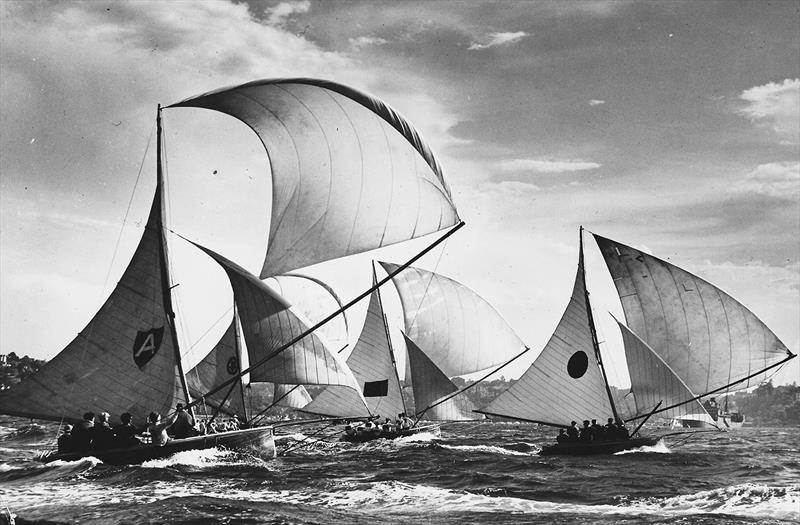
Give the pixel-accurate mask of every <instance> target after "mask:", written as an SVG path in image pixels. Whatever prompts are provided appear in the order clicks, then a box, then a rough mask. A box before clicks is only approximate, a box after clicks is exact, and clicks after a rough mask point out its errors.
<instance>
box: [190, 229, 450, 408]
mask: <svg viewBox="0 0 800 525" xmlns="http://www.w3.org/2000/svg"><path fill="white" fill-rule="evenodd" d="M465 224H466V223H465V222H464V221H461V222H460V223H458V224H457V225H455V226H453V227H452V228H451V229H450V230H449V231H447V233H445V234H444V235H442V236H441V237H439V238H438V239H437V240H436V241H434V242H433V243H432V244H431V245H430V246H428V247H426V248H425V249H424V250H422V251H421V252H419V253H417V254H416V255H415V256H414V257H412V258H411V259H409V260H408V261H406V262H405V263H404V264H403V265H401V266H400V267H398V268H397V270H395V271H394V272H392V273H390V274H389V275H388V276H386V277H385V278H383V279H381V280H380V281H379V282H378V283H377V284H376V285H373V286H371V287H370V288H369V289H368V290H366V291H365V292H363V293H362V294H361V295H359V296H358V297H356V298H355V299H353V300H351V301H350V302H349V303H347V304H346V305H344V306H343V307H342V308H340V309H339V310H337V311H335V312H333V313H332V314H330V315H328V316H327V317H326V318H325V319H323V320H321V321H319V322H318V323H317V324H315V325H314V326H312V327H310V328H308V329H307V330H305V331H304V332H303V333H301V334H300V335H298V336H295V337H294V338H292V339H291V340H290V341H289V342H287V343H284V344H283V345H282V346H281V347H279V348H278V349H277V350H275V351H274V352H272V353H271V354H270V355H268V356H267V357H265V358H263V359H261V360H259V361H258V362H256V363H255V364H251V365H250V366H249V367H248V368H246V369H244V370H241V371H240V372H239V374H237V375H236V376H234V377H232V378H230V379H228V380H227V381H224V382H222V383H221V384H219V385H218V386H217V387H215V388H214V389H212V390H211V391H209V392H206V394H205V395H211V394H214V393H216V392H218V391H220V390H222V389H223V388H224V387H226V386H228V385H229V384H230V383H232V382H233V381H236V380H238V379H239V378H240V377H242V376H243V375H245V374H248V373H250V372H251V371H253V370H254V369H256V368H258V367H260V366H263V365H264V364H266V363H267V362H268V361H270V360H271V359H273V358H275V357H277V356H278V355H280V353H281V352H283V351H284V350H286V349H287V348H290V347H292V346H293V345H294V344H295V343H297V342H298V341H300V340H302V339H303V338H305V337H307V336H308V335H310V334H311V333H313V332H314V331H316V330H317V329H318V328H320V327H321V326H323V325H325V324H326V323H327V322H329V321H330V320H331V319H335V318H336V317H337V316H338V315H339V314H340V313H341V312H342V311H344V310H347V309H348V308H350V307H351V306H353V305H354V304H356V303H358V302H359V301H361V300H362V299H364V298H365V297H368V296H369V295H370V294H371V293H372V291H373V290H375V289H377V288H380V287H381V286H383V285H384V284H386V283H387V282H389V281H390V280H391V279H392V278H393V277H394V276H395V275H397V274H398V273H400V272H401V271H403V270H405V269H406V268H408V267H409V266H410V265H411V264H413V263H414V262H415V261H416V260H418V259H419V258H420V257H422V256H424V255H425V254H426V253H428V252H430V251H431V250H433V249H434V248H435V247H436V246H437V245H439V244H440V243H441V242H443V241H445V240H446V239H447V238H448V237H450V236H451V235H453V234H454V233H455V232H457V231H458V230H459V229H460V228H462V227H463V226H464V225H465ZM176 235H178V236H180V237H182V238H183V239H185V240H186V241H188V242H191V241H189V240H188V239H186V238H185V237H183V236H181V235H180V234H179V233H176ZM192 244H194V243H192ZM195 246H197V245H195ZM193 403H194V402H193ZM190 406H191V405H190Z"/></svg>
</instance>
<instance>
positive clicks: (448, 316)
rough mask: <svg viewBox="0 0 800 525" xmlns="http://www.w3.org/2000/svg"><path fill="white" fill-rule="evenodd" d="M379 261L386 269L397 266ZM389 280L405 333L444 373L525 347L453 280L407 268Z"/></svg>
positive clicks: (489, 362)
mask: <svg viewBox="0 0 800 525" xmlns="http://www.w3.org/2000/svg"><path fill="white" fill-rule="evenodd" d="M380 264H381V265H382V266H383V268H384V269H385V270H386V271H387V272H390V273H391V272H393V271H394V270H396V269H397V268H398V266H397V265H395V264H392V263H385V262H382V263H380ZM392 282H394V284H395V287H396V288H397V291H398V293H399V294H400V301H401V303H402V305H403V315H404V318H405V332H406V333H407V334H408V337H409V338H411V340H413V341H414V342H416V343H417V345H419V347H420V348H424V349H425V354H426V355H427V356H428V357H429V358H430V359H431V360H432V361H433V362H434V364H436V366H437V367H438V368H439V369H441V370H442V372H444V373H445V375H447V376H448V377H453V376H458V375H464V374H471V373H473V372H478V371H480V370H486V369H487V368H491V367H493V366H496V365H499V364H501V363H504V362H506V361H508V360H509V359H511V358H512V357H514V356H515V355H518V354H519V352H520V351H521V350H523V349H524V348H525V344H524V343H523V342H522V340H520V338H519V337H518V336H517V334H516V333H514V330H513V329H512V328H511V327H510V326H509V325H508V323H506V321H505V319H503V318H502V317H501V316H500V314H499V313H497V310H495V309H494V308H493V307H492V306H491V305H490V304H489V303H488V302H486V300H485V299H483V298H482V297H480V296H479V295H478V294H476V293H475V292H473V291H472V290H470V289H469V288H467V287H466V286H464V285H463V284H461V283H459V282H457V281H454V280H452V279H448V278H447V277H444V276H442V275H438V274H436V273H433V272H429V271H427V270H422V269H419V268H413V267H409V268H406V269H405V270H403V271H402V272H400V273H399V274H397V275H396V276H395V277H394V278H393V279H392Z"/></svg>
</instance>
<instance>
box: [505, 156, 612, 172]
mask: <svg viewBox="0 0 800 525" xmlns="http://www.w3.org/2000/svg"><path fill="white" fill-rule="evenodd" d="M600 166H601V164H598V163H597V162H586V161H582V160H540V159H512V160H504V161H502V162H500V163H498V165H497V168H498V169H499V170H500V171H501V172H503V173H515V172H520V171H532V172H534V173H568V172H573V171H586V170H594V169H597V168H599V167H600Z"/></svg>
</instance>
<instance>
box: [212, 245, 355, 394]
mask: <svg viewBox="0 0 800 525" xmlns="http://www.w3.org/2000/svg"><path fill="white" fill-rule="evenodd" d="M199 247H200V248H201V249H202V250H203V251H205V252H206V253H207V254H208V255H209V256H211V257H212V258H213V259H214V260H215V261H217V263H219V265H220V266H222V268H223V269H224V270H225V272H226V273H227V274H228V278H229V280H230V282H231V287H232V288H233V297H234V302H235V303H236V307H237V310H238V313H239V320H240V322H241V326H242V333H243V334H244V339H245V343H246V344H247V354H248V357H249V362H250V363H251V364H252V365H253V366H254V365H256V364H257V363H260V362H261V361H262V360H264V359H267V358H269V360H268V361H267V362H266V363H264V364H263V365H261V366H256V367H255V368H254V369H253V370H251V371H250V381H251V382H269V383H284V384H303V385H343V386H347V387H350V388H353V389H356V390H357V389H358V384H357V382H356V380H355V378H354V377H353V374H352V373H351V372H350V370H349V369H348V368H347V366H346V365H345V364H344V362H343V361H342V360H341V359H340V358H339V357H338V356H337V355H336V354H334V353H332V352H330V351H329V350H328V349H327V348H326V347H325V344H324V343H323V342H322V339H320V337H319V336H317V335H316V334H315V333H311V334H309V335H307V336H306V337H303V338H302V339H300V340H298V341H297V342H295V343H294V344H293V345H291V346H289V347H287V348H286V349H284V350H282V351H280V352H276V351H277V350H278V349H279V348H281V346H282V345H284V344H285V343H287V342H289V341H290V340H292V339H293V338H295V337H297V336H299V335H301V334H303V333H305V332H306V331H307V330H308V327H307V326H306V324H305V323H304V322H303V321H302V320H301V319H300V317H299V316H298V314H297V313H295V312H294V311H292V309H291V306H290V305H289V303H288V302H287V301H286V300H285V299H283V298H282V297H280V296H279V295H278V294H277V293H275V292H274V291H273V290H272V289H271V288H269V287H268V286H267V285H266V284H264V283H263V282H261V281H260V280H258V278H257V277H256V276H255V275H253V274H251V273H249V272H248V271H247V270H245V269H244V268H242V267H240V266H239V265H237V264H235V263H233V262H231V261H229V260H228V259H226V258H225V257H223V256H221V255H219V254H217V253H215V252H213V251H211V250H209V249H208V248H203V247H202V246H199Z"/></svg>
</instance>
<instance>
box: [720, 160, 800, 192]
mask: <svg viewBox="0 0 800 525" xmlns="http://www.w3.org/2000/svg"><path fill="white" fill-rule="evenodd" d="M732 191H734V192H737V193H757V194H759V195H767V196H769V197H775V198H779V199H789V200H800V162H792V161H789V162H770V163H768V164H759V165H758V166H757V167H756V169H754V170H753V171H751V172H750V173H748V174H747V176H746V177H745V179H744V180H743V181H740V182H739V184H737V185H735V186H734V187H733V189H732Z"/></svg>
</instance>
